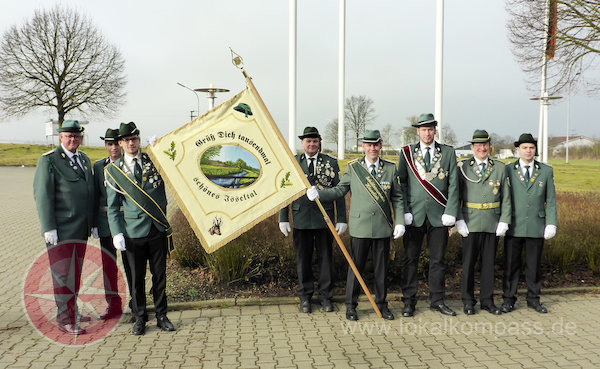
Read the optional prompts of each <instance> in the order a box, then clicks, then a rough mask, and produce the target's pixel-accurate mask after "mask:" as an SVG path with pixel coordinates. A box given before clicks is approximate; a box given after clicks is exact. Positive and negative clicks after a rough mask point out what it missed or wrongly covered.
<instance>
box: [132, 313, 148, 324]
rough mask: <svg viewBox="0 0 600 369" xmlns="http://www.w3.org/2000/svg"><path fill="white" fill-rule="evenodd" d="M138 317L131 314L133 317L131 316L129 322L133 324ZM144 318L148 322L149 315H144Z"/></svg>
mask: <svg viewBox="0 0 600 369" xmlns="http://www.w3.org/2000/svg"><path fill="white" fill-rule="evenodd" d="M136 319H137V318H136V316H135V315H131V317H130V318H129V320H128V321H127V323H131V324H133V323H135V321H136ZM142 319H144V323H148V315H144V317H143V318H142Z"/></svg>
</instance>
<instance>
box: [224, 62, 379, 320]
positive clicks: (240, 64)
mask: <svg viewBox="0 0 600 369" xmlns="http://www.w3.org/2000/svg"><path fill="white" fill-rule="evenodd" d="M231 53H232V56H233V57H232V59H233V60H232V61H233V64H234V65H235V66H236V67H238V68H239V69H240V70H241V71H242V74H243V75H244V78H245V79H246V83H247V84H248V87H250V90H252V93H254V95H255V96H256V99H257V100H258V103H259V104H260V106H261V108H262V109H263V111H264V112H265V114H266V116H267V118H268V119H269V122H270V123H271V125H272V126H273V127H274V128H277V124H275V121H274V120H273V117H272V116H271V113H270V112H269V109H267V106H266V105H265V103H264V101H263V100H262V98H261V97H260V94H259V93H258V91H257V90H256V87H254V83H252V78H250V77H249V76H248V74H247V73H246V71H245V70H244V67H243V62H242V58H241V57H240V56H239V55H237V54H235V53H234V52H233V50H232V51H231ZM234 55H235V56H234ZM275 132H277V135H278V136H279V139H280V140H282V141H283V142H285V140H284V139H283V136H281V132H280V131H279V129H275ZM284 147H285V148H286V151H287V153H288V155H289V156H290V157H293V154H292V152H291V151H290V148H289V146H287V145H284ZM292 162H293V163H294V167H295V168H296V171H298V172H299V173H302V169H301V168H300V165H299V164H298V162H297V161H296V160H295V159H294V160H293V161H292ZM300 177H301V178H302V179H303V181H304V185H305V186H306V188H310V187H311V184H310V183H309V182H308V179H307V178H306V176H304V175H302V176H300ZM315 202H316V203H317V205H318V206H319V210H321V213H322V214H323V218H324V220H325V223H326V224H327V227H328V228H329V231H331V234H333V237H334V238H335V240H336V242H337V244H338V246H339V247H340V250H342V253H343V254H344V256H345V257H346V260H347V261H348V265H350V268H352V271H353V272H354V275H355V276H356V279H357V280H358V282H359V283H360V286H361V287H362V289H363V291H364V292H365V295H367V298H368V299H369V302H370V303H371V306H372V307H373V310H375V313H376V314H377V317H378V318H381V311H380V310H379V308H378V307H377V304H375V300H373V296H371V292H369V289H368V288H367V285H366V284H365V281H364V280H363V278H362V277H361V275H360V273H359V272H358V269H357V268H356V265H355V264H354V261H352V257H350V254H349V253H348V250H347V249H346V246H344V242H343V241H342V239H341V238H340V236H339V235H338V233H337V232H336V230H335V227H334V225H333V223H332V222H331V219H330V218H329V215H327V212H326V211H325V209H324V208H323V205H322V204H321V201H320V200H319V199H315Z"/></svg>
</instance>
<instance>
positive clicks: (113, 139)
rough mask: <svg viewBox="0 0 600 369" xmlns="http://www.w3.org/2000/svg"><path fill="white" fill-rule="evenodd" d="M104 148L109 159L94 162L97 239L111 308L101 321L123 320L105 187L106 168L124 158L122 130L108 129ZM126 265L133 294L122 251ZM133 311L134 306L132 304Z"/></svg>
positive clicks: (129, 282)
mask: <svg viewBox="0 0 600 369" xmlns="http://www.w3.org/2000/svg"><path fill="white" fill-rule="evenodd" d="M100 139H101V140H103V141H104V147H105V148H106V151H107V153H108V157H106V158H104V159H100V160H98V161H96V162H95V163H94V192H95V195H96V197H95V201H94V214H95V221H96V222H95V224H96V227H97V228H96V229H97V234H96V238H100V247H101V248H102V269H103V270H104V273H103V276H104V293H105V297H106V303H107V305H108V306H107V308H106V310H105V311H104V312H103V313H102V314H100V319H102V320H107V319H110V318H114V317H120V316H121V313H122V312H123V310H122V308H123V306H122V301H121V297H120V296H119V291H118V285H117V275H118V273H117V249H115V246H114V245H113V242H112V235H111V234H110V228H109V226H108V218H107V216H106V213H107V210H108V207H107V206H106V186H105V184H104V168H105V167H106V166H107V165H109V164H110V163H113V162H115V161H117V160H118V159H119V158H120V157H121V147H120V146H119V130H118V129H110V128H109V129H107V130H106V134H105V135H104V137H100ZM121 256H122V258H123V266H124V268H125V275H126V278H127V285H128V286H129V292H130V294H131V270H130V269H129V264H128V263H127V255H126V253H125V252H121ZM130 308H133V305H132V304H131V303H130Z"/></svg>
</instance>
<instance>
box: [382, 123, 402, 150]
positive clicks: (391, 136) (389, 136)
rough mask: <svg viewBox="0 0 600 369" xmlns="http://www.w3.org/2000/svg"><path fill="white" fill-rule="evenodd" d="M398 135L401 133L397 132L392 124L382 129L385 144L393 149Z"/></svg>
mask: <svg viewBox="0 0 600 369" xmlns="http://www.w3.org/2000/svg"><path fill="white" fill-rule="evenodd" d="M398 133H399V132H398V131H397V130H395V129H394V128H393V127H392V125H391V124H390V123H388V124H386V125H385V126H383V128H382V129H381V138H382V139H383V144H384V145H386V146H390V147H392V146H393V144H394V141H395V139H396V136H398Z"/></svg>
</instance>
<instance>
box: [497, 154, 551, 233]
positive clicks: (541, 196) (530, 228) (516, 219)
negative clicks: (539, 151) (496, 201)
mask: <svg viewBox="0 0 600 369" xmlns="http://www.w3.org/2000/svg"><path fill="white" fill-rule="evenodd" d="M533 163H534V164H533V166H534V169H533V175H532V176H531V180H530V181H529V183H525V178H523V175H522V172H521V166H520V165H519V160H517V161H516V162H514V163H510V164H508V165H506V175H507V177H508V179H509V181H510V190H511V197H512V221H511V227H510V228H509V229H508V232H507V233H506V234H507V235H508V236H515V237H531V238H542V237H543V236H544V228H545V226H546V225H547V224H552V225H557V217H556V191H555V189H554V172H553V170H552V167H551V166H549V165H546V164H543V163H540V162H538V161H534V162H533Z"/></svg>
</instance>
